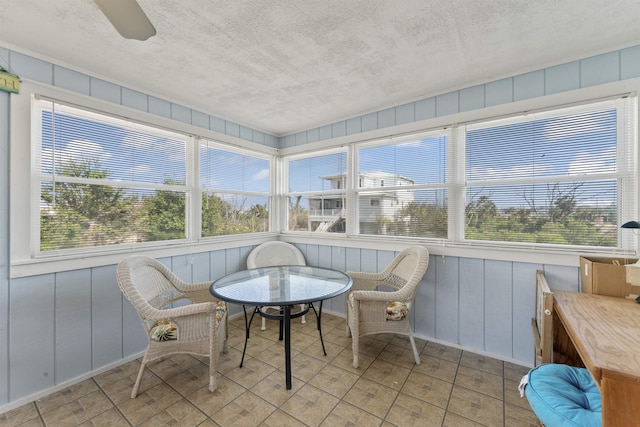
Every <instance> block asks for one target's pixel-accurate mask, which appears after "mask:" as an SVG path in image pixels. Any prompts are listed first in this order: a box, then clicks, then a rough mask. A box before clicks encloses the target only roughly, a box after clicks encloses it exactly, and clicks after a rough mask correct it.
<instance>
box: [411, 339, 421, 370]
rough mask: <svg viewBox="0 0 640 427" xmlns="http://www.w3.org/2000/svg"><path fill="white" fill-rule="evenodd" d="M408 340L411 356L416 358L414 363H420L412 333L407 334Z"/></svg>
mask: <svg viewBox="0 0 640 427" xmlns="http://www.w3.org/2000/svg"><path fill="white" fill-rule="evenodd" d="M409 341H411V348H413V357H414V359H416V365H419V364H420V355H419V354H418V349H417V348H416V341H415V340H414V339H413V334H410V335H409Z"/></svg>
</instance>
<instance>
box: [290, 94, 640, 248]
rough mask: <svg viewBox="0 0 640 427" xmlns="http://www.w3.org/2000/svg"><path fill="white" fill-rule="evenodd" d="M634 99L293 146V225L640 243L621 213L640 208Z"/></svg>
mask: <svg viewBox="0 0 640 427" xmlns="http://www.w3.org/2000/svg"><path fill="white" fill-rule="evenodd" d="M635 103H636V100H635V98H629V97H622V98H619V99H611V100H606V101H598V102H591V103H588V104H584V105H580V106H573V107H566V108H555V109H550V110H547V111H539V112H535V113H527V114H521V115H519V116H514V117H509V118H503V119H492V120H485V121H478V122H475V123H467V124H460V125H455V126H451V127H450V128H448V129H443V130H434V131H429V132H424V133H421V134H417V135H406V136H397V137H396V136H394V137H389V138H386V139H383V140H376V141H366V142H359V143H353V144H351V145H350V146H349V147H348V149H347V150H346V151H345V150H344V149H341V151H340V152H334V153H329V154H326V153H325V154H318V153H315V154H306V155H304V156H302V155H300V156H299V157H293V156H292V157H287V158H286V162H285V163H287V164H288V165H289V180H288V182H289V192H288V195H287V196H288V198H289V199H288V200H289V213H290V215H289V230H292V231H325V232H326V231H334V232H343V231H344V232H346V233H347V234H348V235H349V236H353V237H357V236H363V237H364V236H376V237H389V238H394V239H396V238H400V237H407V238H420V239H431V240H433V239H437V241H438V244H443V243H446V244H450V245H461V246H464V247H469V246H487V245H496V244H498V245H501V246H505V245H509V246H512V247H522V246H523V245H524V246H525V247H527V248H533V249H535V248H537V247H549V246H553V247H554V249H559V250H570V251H574V250H576V249H578V250H581V251H583V250H585V249H589V250H598V251H602V250H607V249H610V250H611V251H617V250H620V249H623V250H625V251H626V250H633V249H634V236H625V234H624V233H622V232H621V231H620V228H619V226H618V224H620V223H621V221H623V222H624V221H628V220H631V219H637V215H636V213H637V212H636V210H637V208H636V203H637V194H636V187H637V185H636V180H637V170H636V168H637V166H636V162H635V156H636V152H635V146H634V143H635V141H634V129H635V123H634V121H635ZM340 182H344V184H345V185H339V184H338V183H340ZM338 200H340V201H342V202H341V203H342V204H338V203H337V201H338Z"/></svg>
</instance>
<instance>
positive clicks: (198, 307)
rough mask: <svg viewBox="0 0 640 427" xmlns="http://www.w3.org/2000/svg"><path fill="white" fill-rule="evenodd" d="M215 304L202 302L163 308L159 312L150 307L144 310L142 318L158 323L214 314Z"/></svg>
mask: <svg viewBox="0 0 640 427" xmlns="http://www.w3.org/2000/svg"><path fill="white" fill-rule="evenodd" d="M215 311H216V304H215V303H214V302H202V303H197V304H187V305H183V306H181V307H174V308H165V309H162V310H159V309H157V308H153V307H150V308H149V309H148V310H145V313H144V316H145V317H146V318H147V320H150V321H158V320H165V319H169V318H171V319H176V318H180V317H186V316H193V315H195V314H215Z"/></svg>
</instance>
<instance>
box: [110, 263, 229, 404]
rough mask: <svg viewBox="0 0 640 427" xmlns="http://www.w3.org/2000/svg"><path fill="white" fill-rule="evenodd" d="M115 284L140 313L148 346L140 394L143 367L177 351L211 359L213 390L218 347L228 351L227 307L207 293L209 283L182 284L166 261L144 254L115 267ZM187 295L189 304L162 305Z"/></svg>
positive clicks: (210, 379) (210, 372) (136, 386)
mask: <svg viewBox="0 0 640 427" xmlns="http://www.w3.org/2000/svg"><path fill="white" fill-rule="evenodd" d="M116 276H117V279H118V285H119V286H120V290H122V293H123V294H124V296H125V297H126V298H127V299H128V300H129V302H131V304H132V305H133V307H134V308H135V309H136V311H137V312H138V315H139V316H140V320H142V325H143V327H144V330H145V332H147V337H148V340H149V342H148V345H147V349H146V351H145V353H144V357H143V358H142V365H141V366H140V371H139V372H138V377H137V379H136V382H135V384H134V386H133V391H132V392H131V397H132V398H134V397H136V396H137V394H138V389H139V387H140V381H141V380H142V374H143V372H144V369H145V367H146V365H147V364H148V363H150V362H152V361H154V360H156V359H159V358H163V357H166V356H170V355H173V354H178V353H189V354H194V355H198V356H208V357H209V390H210V391H214V390H215V389H216V366H217V361H218V353H219V351H220V349H221V350H222V351H223V352H225V353H226V352H227V334H228V319H227V317H228V316H227V306H226V303H224V302H222V301H216V300H215V299H214V298H213V296H212V295H211V294H210V293H209V285H210V284H211V283H210V282H201V283H192V284H190V283H185V282H183V281H182V280H180V279H179V278H178V277H177V276H176V275H175V274H173V272H171V270H169V269H168V268H167V267H166V266H165V265H163V264H162V263H160V262H158V261H156V260H155V259H153V258H149V257H146V256H132V257H129V258H126V259H124V260H123V261H122V262H120V264H118V268H117V271H116ZM182 299H188V300H190V301H191V304H188V305H183V306H181V307H175V308H165V307H167V306H168V305H169V304H171V303H172V302H175V301H178V300H182Z"/></svg>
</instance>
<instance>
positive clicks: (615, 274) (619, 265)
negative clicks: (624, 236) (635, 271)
mask: <svg viewBox="0 0 640 427" xmlns="http://www.w3.org/2000/svg"><path fill="white" fill-rule="evenodd" d="M636 261H638V258H599V257H580V281H581V284H582V292H584V293H587V294H596V295H608V296H612V297H620V298H624V297H626V296H627V295H629V294H640V286H632V285H631V284H629V283H627V268H626V267H625V265H626V264H634V263H635V262H636Z"/></svg>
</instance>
